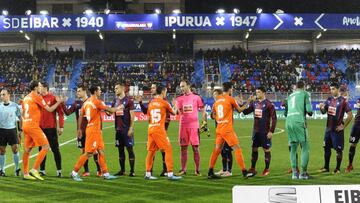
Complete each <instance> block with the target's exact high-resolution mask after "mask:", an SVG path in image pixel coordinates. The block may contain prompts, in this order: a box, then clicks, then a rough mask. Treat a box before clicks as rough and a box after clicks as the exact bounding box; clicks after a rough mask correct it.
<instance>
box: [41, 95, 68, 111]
mask: <svg viewBox="0 0 360 203" xmlns="http://www.w3.org/2000/svg"><path fill="white" fill-rule="evenodd" d="M66 100H67V98H66V97H56V103H55V104H54V105H52V106H51V107H49V106H48V105H46V106H45V107H44V108H45V109H46V111H48V112H54V111H55V110H56V109H57V107H58V106H59V105H60V104H61V103H63V102H65V101H66Z"/></svg>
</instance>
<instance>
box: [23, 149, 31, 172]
mask: <svg viewBox="0 0 360 203" xmlns="http://www.w3.org/2000/svg"><path fill="white" fill-rule="evenodd" d="M29 157H30V153H28V152H25V151H24V154H23V167H24V168H23V169H24V174H29Z"/></svg>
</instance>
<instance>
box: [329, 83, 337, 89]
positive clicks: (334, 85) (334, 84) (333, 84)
mask: <svg viewBox="0 0 360 203" xmlns="http://www.w3.org/2000/svg"><path fill="white" fill-rule="evenodd" d="M330 87H335V88H336V89H339V84H338V83H336V82H333V83H331V84H330Z"/></svg>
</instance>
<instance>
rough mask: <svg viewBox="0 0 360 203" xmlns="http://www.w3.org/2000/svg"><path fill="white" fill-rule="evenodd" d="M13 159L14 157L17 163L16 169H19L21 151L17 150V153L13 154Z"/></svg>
mask: <svg viewBox="0 0 360 203" xmlns="http://www.w3.org/2000/svg"><path fill="white" fill-rule="evenodd" d="M13 159H14V164H15V170H18V169H19V159H20V154H19V152H17V153H16V154H13Z"/></svg>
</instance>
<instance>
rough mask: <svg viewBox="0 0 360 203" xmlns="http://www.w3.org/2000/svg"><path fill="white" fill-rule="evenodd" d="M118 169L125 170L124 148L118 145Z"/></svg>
mask: <svg viewBox="0 0 360 203" xmlns="http://www.w3.org/2000/svg"><path fill="white" fill-rule="evenodd" d="M118 151H119V164H120V170H121V171H122V172H125V150H124V147H123V146H119V147H118Z"/></svg>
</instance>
